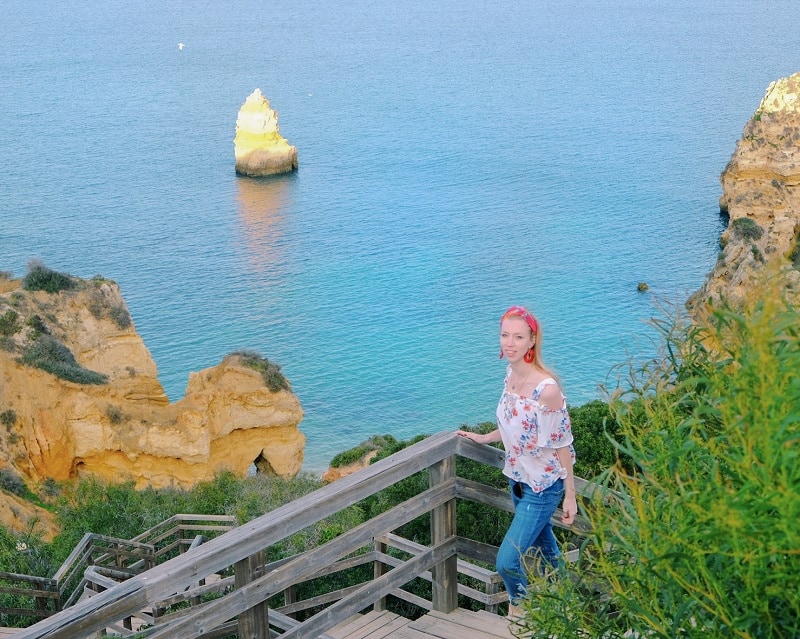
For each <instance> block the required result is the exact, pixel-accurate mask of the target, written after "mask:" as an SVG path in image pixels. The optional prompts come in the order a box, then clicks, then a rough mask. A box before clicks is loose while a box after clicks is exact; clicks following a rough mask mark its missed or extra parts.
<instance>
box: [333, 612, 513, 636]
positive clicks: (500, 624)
mask: <svg viewBox="0 0 800 639" xmlns="http://www.w3.org/2000/svg"><path fill="white" fill-rule="evenodd" d="M326 634H327V635H328V636H329V637H334V638H335V639H431V638H434V637H435V638H436V639H514V635H513V634H512V633H511V631H510V630H509V627H508V620H507V619H506V618H505V617H500V616H498V615H494V614H492V613H490V612H483V611H481V612H472V611H469V610H462V609H461V608H459V609H457V610H455V611H453V612H451V613H450V614H445V613H443V612H436V611H431V612H429V613H428V614H427V615H425V616H424V617H420V618H419V619H417V620H415V621H411V620H410V619H406V618H405V617H399V616H398V615H396V614H394V613H391V612H387V611H383V612H369V613H367V614H365V615H356V616H355V617H353V618H351V619H349V620H347V621H345V622H344V623H341V624H339V625H338V626H336V627H335V628H332V629H331V630H329V631H328V632H327V633H326Z"/></svg>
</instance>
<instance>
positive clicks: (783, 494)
mask: <svg viewBox="0 0 800 639" xmlns="http://www.w3.org/2000/svg"><path fill="white" fill-rule="evenodd" d="M759 293H762V292H761V291H759ZM759 297H760V299H759V300H758V301H757V302H756V303H752V304H749V305H748V307H747V308H746V310H744V311H741V312H735V311H733V310H731V309H729V308H723V309H720V310H718V311H716V312H715V313H714V314H713V316H712V317H711V318H710V320H709V321H708V322H707V323H704V324H700V325H694V326H684V327H680V326H679V327H676V326H674V325H669V324H668V323H666V322H665V323H661V324H658V326H659V328H660V329H661V330H662V334H663V338H664V340H665V344H666V350H665V353H666V357H665V358H664V359H662V360H660V361H659V362H658V363H657V365H656V366H653V367H650V368H647V369H645V370H644V371H643V374H642V377H641V378H640V379H639V381H638V382H637V385H636V386H635V387H634V388H633V389H632V391H631V394H630V396H629V399H630V401H628V402H626V403H622V402H619V403H616V404H615V405H614V407H613V408H614V411H615V413H616V416H617V418H618V420H619V423H620V434H621V436H622V441H621V443H620V444H619V448H620V451H621V452H624V453H625V454H626V455H628V456H629V457H630V459H631V460H632V461H633V464H634V468H633V470H632V471H630V470H626V469H624V468H623V467H622V466H621V465H617V466H615V468H614V469H613V471H612V472H610V473H609V474H608V475H607V485H608V488H609V491H607V492H606V493H605V495H604V496H603V497H604V499H600V498H599V497H598V499H597V500H596V501H593V502H592V503H591V504H590V505H589V507H588V515H589V517H590V519H591V521H592V525H593V528H594V534H593V538H592V542H593V543H592V545H591V549H590V550H587V552H586V553H585V557H584V559H585V561H584V565H583V575H584V576H585V580H586V581H587V582H588V583H590V585H591V588H590V590H589V591H586V592H581V591H580V590H579V589H575V588H572V587H571V585H570V584H571V583H574V575H573V576H572V578H570V577H567V578H566V579H565V580H564V582H563V583H562V582H559V584H558V585H556V586H554V587H553V588H549V589H539V590H536V589H534V590H533V591H532V592H531V599H530V603H529V611H528V614H529V616H530V619H531V623H530V624H529V629H530V630H531V631H532V634H531V636H532V637H549V636H553V635H556V636H558V637H560V638H562V639H565V638H568V637H595V636H598V637H599V636H602V637H609V638H615V637H623V636H631V635H632V634H633V636H636V635H638V636H642V637H645V636H646V637H653V638H659V639H666V638H670V639H672V638H674V637H686V638H688V639H695V638H696V639H700V638H701V637H702V639H722V638H728V637H738V638H743V639H745V638H746V639H756V638H766V639H784V638H786V639H788V638H789V637H797V636H800V599H798V598H797V594H796V593H797V592H800V563H799V562H798V552H800V551H798V549H799V548H800V527H798V526H797V522H798V521H800V493H798V486H800V463H798V462H799V461H800V313H798V311H797V310H795V309H793V308H792V307H790V306H789V305H787V304H785V303H783V302H781V301H780V295H779V294H778V293H776V291H766V292H764V295H759ZM612 490H613V491H614V492H612ZM591 601H595V602H599V603H600V604H602V614H586V615H583V616H579V618H580V620H581V622H580V623H574V619H575V616H570V617H568V618H566V619H565V618H564V617H560V616H559V615H561V614H562V613H563V611H564V610H565V609H571V610H584V609H585V610H589V608H587V606H589V604H590V602H591ZM544 618H547V619H550V622H549V623H548V624H547V625H546V626H542V627H541V629H539V628H537V627H536V625H535V622H541V621H542V619H544ZM626 633H628V634H626ZM634 633H635V634H634Z"/></svg>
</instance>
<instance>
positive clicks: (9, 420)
mask: <svg viewBox="0 0 800 639" xmlns="http://www.w3.org/2000/svg"><path fill="white" fill-rule="evenodd" d="M16 423H17V413H16V412H15V411H13V410H12V409H10V408H9V409H8V410H4V411H3V412H2V413H0V424H2V425H3V426H5V427H6V428H11V427H12V426H13V425H14V424H16Z"/></svg>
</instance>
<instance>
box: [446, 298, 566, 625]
mask: <svg viewBox="0 0 800 639" xmlns="http://www.w3.org/2000/svg"><path fill="white" fill-rule="evenodd" d="M541 342H542V336H541V330H540V328H539V322H538V321H536V318H535V317H534V316H533V315H531V313H530V312H528V310H527V309H525V308H523V307H522V306H512V307H511V308H509V309H508V310H507V311H506V312H505V314H504V315H503V317H502V318H501V320H500V358H501V359H502V358H503V357H506V359H507V360H508V367H507V369H506V377H505V382H504V388H503V394H502V395H501V397H500V403H499V404H498V406H497V426H498V428H497V430H494V431H492V432H491V433H488V434H486V435H480V434H478V433H470V432H467V431H463V430H459V431H457V433H458V434H459V435H461V436H462V437H466V438H468V439H471V440H472V441H475V442H478V443H481V444H488V443H490V442H498V441H502V442H503V447H504V448H505V452H506V455H505V456H506V460H505V466H504V468H503V474H505V475H506V476H507V477H508V478H509V484H510V486H511V498H512V500H513V501H514V519H513V521H512V522H511V526H510V527H509V529H508V531H507V532H506V536H505V538H504V539H503V543H502V544H501V545H500V550H499V551H498V553H497V571H498V572H499V573H500V576H501V577H502V578H503V581H504V583H505V586H506V590H507V591H508V597H509V611H508V614H509V617H517V616H519V609H518V608H517V606H518V605H519V602H520V599H521V598H522V597H523V596H524V595H525V589H526V587H527V585H528V580H527V576H526V572H527V571H526V567H525V564H524V557H525V556H530V555H531V554H533V555H534V557H535V558H536V559H538V560H540V561H544V562H546V563H549V564H555V563H556V562H557V560H558V558H559V556H560V555H561V551H560V550H559V547H558V542H557V541H556V538H555V536H554V535H553V527H552V525H551V524H550V517H552V515H553V512H554V511H555V509H556V507H557V506H558V504H559V502H561V501H562V497H563V504H562V510H563V513H564V514H563V516H562V517H561V521H562V522H563V523H564V524H567V525H568V524H571V523H573V522H574V521H575V516H576V514H577V512H578V505H577V502H576V499H575V480H574V476H573V474H572V466H573V463H574V461H575V450H574V449H573V447H572V428H571V426H570V421H569V415H568V414H567V400H566V399H565V397H564V395H563V394H562V392H561V388H560V387H559V385H558V382H557V381H556V379H555V375H554V374H553V373H552V372H551V371H549V370H548V369H547V368H545V366H544V364H542V358H541V346H542V344H541Z"/></svg>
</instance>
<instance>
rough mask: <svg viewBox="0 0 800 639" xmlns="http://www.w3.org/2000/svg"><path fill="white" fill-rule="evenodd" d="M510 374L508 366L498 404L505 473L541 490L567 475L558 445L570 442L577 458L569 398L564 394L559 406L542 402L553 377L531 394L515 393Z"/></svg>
mask: <svg viewBox="0 0 800 639" xmlns="http://www.w3.org/2000/svg"><path fill="white" fill-rule="evenodd" d="M510 374H511V370H510V369H509V370H508V372H507V374H506V379H505V382H504V385H503V394H502V396H501V397H500V403H499V404H498V405H497V426H498V428H499V429H500V435H501V437H502V439H503V447H504V448H505V453H506V463H505V467H504V468H503V474H504V475H506V476H507V477H509V478H511V479H513V480H514V481H521V482H525V483H526V484H528V486H530V487H531V488H532V489H533V491H534V492H537V493H538V492H541V491H543V490H545V489H546V488H549V487H550V486H552V485H553V484H554V483H555V482H556V481H557V480H559V479H564V478H565V477H566V476H567V470H566V468H563V467H562V466H561V463H560V462H559V461H558V455H557V454H556V449H557V448H563V447H564V446H569V451H570V455H571V457H572V461H573V462H574V461H575V449H574V448H573V446H572V425H571V424H570V421H569V414H568V413H567V400H566V398H565V397H564V395H563V394H562V395H561V397H562V400H563V401H562V403H561V407H560V408H559V409H558V410H552V409H550V408H548V407H547V406H544V405H542V404H540V403H539V401H538V400H539V395H540V394H541V392H542V390H544V388H545V386H549V385H551V384H555V385H558V383H557V382H556V380H554V379H553V378H552V377H548V378H546V379H543V380H542V381H541V382H540V383H539V385H538V386H537V387H536V388H535V389H534V391H533V393H532V394H531V396H530V397H522V396H520V395H517V394H515V393H512V392H510V391H509V390H508V380H509V376H510Z"/></svg>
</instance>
